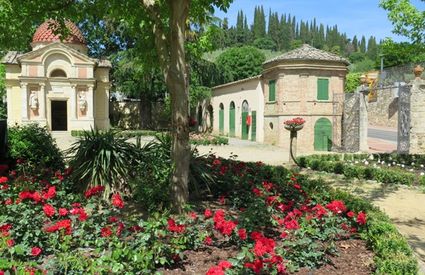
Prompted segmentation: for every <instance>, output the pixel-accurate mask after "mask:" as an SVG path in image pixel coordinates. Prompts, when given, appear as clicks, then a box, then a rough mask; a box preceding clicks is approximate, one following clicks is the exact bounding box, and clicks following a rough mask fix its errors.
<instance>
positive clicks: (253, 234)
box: [250, 231, 264, 241]
mask: <svg viewBox="0 0 425 275" xmlns="http://www.w3.org/2000/svg"><path fill="white" fill-rule="evenodd" d="M250 237H251V239H253V240H254V241H256V240H258V239H260V238H262V237H264V236H263V234H262V233H261V232H258V231H253V232H251V235H250Z"/></svg>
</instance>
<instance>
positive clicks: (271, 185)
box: [263, 182, 273, 191]
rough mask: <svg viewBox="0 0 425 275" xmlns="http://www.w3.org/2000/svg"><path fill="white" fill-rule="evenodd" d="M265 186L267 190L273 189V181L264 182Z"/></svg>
mask: <svg viewBox="0 0 425 275" xmlns="http://www.w3.org/2000/svg"><path fill="white" fill-rule="evenodd" d="M263 187H264V189H266V190H267V191H270V190H272V189H273V183H271V182H263Z"/></svg>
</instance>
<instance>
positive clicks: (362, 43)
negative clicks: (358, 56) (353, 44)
mask: <svg viewBox="0 0 425 275" xmlns="http://www.w3.org/2000/svg"><path fill="white" fill-rule="evenodd" d="M359 50H360V52H361V53H366V38H365V37H364V35H363V36H362V40H361V41H360V45H359Z"/></svg>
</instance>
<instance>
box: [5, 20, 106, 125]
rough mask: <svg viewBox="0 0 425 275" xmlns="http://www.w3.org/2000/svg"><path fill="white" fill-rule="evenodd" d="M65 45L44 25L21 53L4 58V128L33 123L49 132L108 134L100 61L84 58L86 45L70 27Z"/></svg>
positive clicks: (103, 68) (52, 26) (68, 24)
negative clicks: (100, 131)
mask: <svg viewBox="0 0 425 275" xmlns="http://www.w3.org/2000/svg"><path fill="white" fill-rule="evenodd" d="M65 25H66V27H67V28H68V31H69V35H68V37H67V38H66V39H62V40H61V39H60V36H59V35H57V34H54V29H55V28H57V23H56V22H55V21H53V20H48V21H46V22H44V23H43V24H42V25H40V26H39V27H38V29H37V30H36V32H35V33H34V36H33V39H32V43H31V47H32V51H30V52H27V53H18V52H15V51H11V52H8V53H7V54H6V56H5V57H4V58H3V60H2V63H3V64H5V66H6V89H7V115H8V118H7V121H8V124H9V125H16V124H25V123H39V124H40V125H42V126H47V128H48V129H49V130H50V131H71V130H90V129H91V128H93V129H95V128H96V129H107V128H109V90H110V82H109V70H110V68H111V63H110V62H109V61H108V60H105V59H95V58H91V57H89V56H88V54H87V53H88V48H87V44H86V40H85V38H84V36H83V34H82V32H81V31H80V30H79V29H78V27H77V26H76V25H75V24H74V23H72V22H71V21H66V24H65Z"/></svg>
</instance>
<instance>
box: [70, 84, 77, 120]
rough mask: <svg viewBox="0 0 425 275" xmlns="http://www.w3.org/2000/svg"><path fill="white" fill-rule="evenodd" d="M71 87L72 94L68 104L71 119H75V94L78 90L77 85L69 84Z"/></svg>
mask: <svg viewBox="0 0 425 275" xmlns="http://www.w3.org/2000/svg"><path fill="white" fill-rule="evenodd" d="M71 88H72V90H73V94H72V96H71V98H70V102H69V103H70V105H71V120H76V119H77V94H78V90H77V85H75V84H74V85H71Z"/></svg>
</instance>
